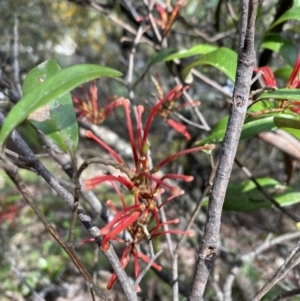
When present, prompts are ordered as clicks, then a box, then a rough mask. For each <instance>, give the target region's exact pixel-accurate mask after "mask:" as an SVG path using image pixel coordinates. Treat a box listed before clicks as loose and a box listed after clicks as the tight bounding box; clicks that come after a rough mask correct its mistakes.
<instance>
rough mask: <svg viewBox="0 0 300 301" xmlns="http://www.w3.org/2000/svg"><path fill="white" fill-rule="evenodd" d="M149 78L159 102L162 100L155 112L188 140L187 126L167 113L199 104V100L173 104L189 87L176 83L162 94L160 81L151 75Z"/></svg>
mask: <svg viewBox="0 0 300 301" xmlns="http://www.w3.org/2000/svg"><path fill="white" fill-rule="evenodd" d="M151 79H152V82H153V84H154V86H155V88H156V91H157V92H158V96H159V98H160V100H159V102H163V106H162V107H161V109H160V110H159V111H158V113H157V114H158V115H160V116H161V117H162V118H163V119H164V120H166V121H167V123H168V125H169V126H170V127H172V128H173V129H174V130H175V131H176V132H178V133H179V134H181V135H183V136H184V137H185V139H186V140H190V139H191V135H190V133H189V131H188V129H187V127H186V126H185V125H184V124H182V123H180V122H178V121H175V120H174V119H171V118H169V115H170V113H171V112H172V111H178V110H180V109H181V108H183V107H185V106H199V105H200V101H194V102H193V103H188V102H185V103H183V104H179V105H177V106H175V103H176V102H177V101H178V100H179V98H180V97H181V96H182V94H183V92H184V91H186V90H187V89H188V88H189V86H182V85H177V86H175V87H174V88H173V89H172V90H171V91H169V92H168V93H167V94H166V95H165V96H164V95H163V89H162V85H161V83H159V82H158V81H157V80H156V79H155V78H153V77H151Z"/></svg>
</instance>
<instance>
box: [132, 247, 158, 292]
mask: <svg viewBox="0 0 300 301" xmlns="http://www.w3.org/2000/svg"><path fill="white" fill-rule="evenodd" d="M162 252H163V250H160V251H158V252H157V253H156V254H155V255H154V256H153V257H151V260H150V261H149V262H148V264H147V265H146V266H145V268H144V270H143V271H142V272H141V273H140V275H139V276H138V277H137V278H136V280H135V282H134V287H135V288H136V287H137V286H138V285H139V283H140V282H141V280H142V279H143V278H144V276H145V275H146V273H147V272H148V270H149V269H150V268H151V265H152V263H153V262H154V261H155V260H156V259H157V258H158V256H159V255H160V254H161V253H162Z"/></svg>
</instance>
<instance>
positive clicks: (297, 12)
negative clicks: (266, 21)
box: [269, 7, 300, 30]
mask: <svg viewBox="0 0 300 301" xmlns="http://www.w3.org/2000/svg"><path fill="white" fill-rule="evenodd" d="M289 20H297V21H300V7H292V8H291V9H289V10H287V11H286V12H285V13H284V14H283V15H282V16H281V17H280V18H278V19H277V20H276V21H275V22H274V23H273V24H272V25H271V26H270V27H269V30H270V29H272V28H273V27H275V26H277V25H278V24H280V23H282V22H285V21H289Z"/></svg>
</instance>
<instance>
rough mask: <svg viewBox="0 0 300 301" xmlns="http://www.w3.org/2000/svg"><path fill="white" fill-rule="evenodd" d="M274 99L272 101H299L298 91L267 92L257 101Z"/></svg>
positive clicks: (285, 89) (299, 91)
mask: <svg viewBox="0 0 300 301" xmlns="http://www.w3.org/2000/svg"><path fill="white" fill-rule="evenodd" d="M266 98H274V99H288V100H300V89H288V88H284V89H278V90H274V91H268V92H265V93H263V94H261V95H260V96H259V97H258V100H259V99H266Z"/></svg>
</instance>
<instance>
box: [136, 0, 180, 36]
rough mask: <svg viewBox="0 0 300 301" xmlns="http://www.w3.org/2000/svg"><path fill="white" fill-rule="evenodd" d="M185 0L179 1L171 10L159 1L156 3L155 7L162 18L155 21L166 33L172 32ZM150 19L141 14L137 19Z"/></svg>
mask: <svg viewBox="0 0 300 301" xmlns="http://www.w3.org/2000/svg"><path fill="white" fill-rule="evenodd" d="M183 2H184V0H179V1H177V3H176V4H175V5H174V6H173V8H172V9H171V10H170V11H168V10H166V8H165V7H164V6H162V5H161V4H159V3H156V4H155V9H156V10H157V12H158V13H159V16H160V19H157V18H154V21H155V23H156V24H157V25H158V26H159V27H160V28H161V29H162V30H163V33H164V34H165V35H167V34H168V33H169V32H170V30H171V28H172V26H173V24H174V22H175V21H176V19H177V18H178V16H179V13H180V10H181V8H182V7H183ZM148 19H149V18H148V17H142V16H140V17H138V18H137V19H136V21H138V22H140V21H143V20H148Z"/></svg>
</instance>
